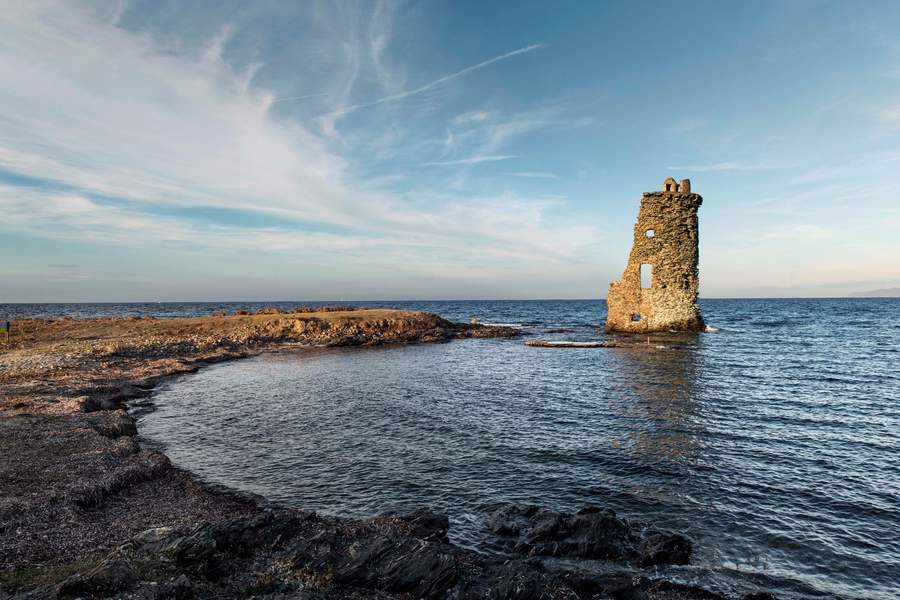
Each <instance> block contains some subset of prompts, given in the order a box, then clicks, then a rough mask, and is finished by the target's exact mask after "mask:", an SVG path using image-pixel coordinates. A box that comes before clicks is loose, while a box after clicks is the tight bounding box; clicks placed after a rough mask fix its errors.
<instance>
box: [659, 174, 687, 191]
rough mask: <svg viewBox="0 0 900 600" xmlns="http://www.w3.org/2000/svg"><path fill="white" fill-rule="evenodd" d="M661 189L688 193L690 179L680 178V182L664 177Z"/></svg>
mask: <svg viewBox="0 0 900 600" xmlns="http://www.w3.org/2000/svg"><path fill="white" fill-rule="evenodd" d="M663 191H664V192H670V193H681V194H690V193H691V180H690V179H682V180H681V183H677V182H676V181H675V180H674V179H673V178H671V177H666V180H665V181H663Z"/></svg>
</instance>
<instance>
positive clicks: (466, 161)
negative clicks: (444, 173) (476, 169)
mask: <svg viewBox="0 0 900 600" xmlns="http://www.w3.org/2000/svg"><path fill="white" fill-rule="evenodd" d="M511 158H516V157H515V156H514V155H512V154H495V155H487V156H470V157H468V158H460V159H457V160H439V161H432V162H427V163H425V165H426V166H430V167H434V166H445V165H477V164H479V163H485V162H497V161H498V160H509V159H511Z"/></svg>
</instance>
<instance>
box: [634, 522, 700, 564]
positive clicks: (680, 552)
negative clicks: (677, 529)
mask: <svg viewBox="0 0 900 600" xmlns="http://www.w3.org/2000/svg"><path fill="white" fill-rule="evenodd" d="M642 536H643V541H642V542H641V545H640V555H641V561H640V562H641V566H644V567H649V566H652V565H686V564H688V563H689V562H690V560H691V551H692V547H691V541H690V540H689V539H687V538H686V537H684V536H683V535H679V534H677V533H673V532H671V531H663V530H660V529H647V530H644V531H643V532H642Z"/></svg>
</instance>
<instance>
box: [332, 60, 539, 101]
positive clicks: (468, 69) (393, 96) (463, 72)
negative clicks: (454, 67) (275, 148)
mask: <svg viewBox="0 0 900 600" xmlns="http://www.w3.org/2000/svg"><path fill="white" fill-rule="evenodd" d="M546 47H547V44H544V43H540V44H531V45H530V46H525V47H523V48H519V49H517V50H512V51H510V52H506V53H504V54H500V55H498V56H495V57H493V58H489V59H488V60H484V61H482V62H480V63H477V64H474V65H470V66H468V67H466V68H464V69H460V70H459V71H456V72H454V73H450V74H449V75H444V76H443V77H439V78H438V79H435V80H434V81H430V82H428V83H426V84H425V85H422V86H419V87H417V88H414V89H411V90H404V91H402V92H399V93H396V94H391V95H389V96H384V97H383V98H378V99H377V100H372V101H371V102H363V103H360V104H354V105H351V106H347V107H345V108H342V109H340V110H337V111H333V112H332V113H330V114H331V115H340V116H342V115H347V114H349V113H351V112H353V111H356V110H359V109H361V108H371V107H373V106H378V105H379V104H384V103H385V102H394V101H396V100H403V99H404V98H409V97H410V96H415V95H417V94H422V93H425V92H427V91H430V90H433V89H435V88H437V87H439V86H441V85H443V84H445V83H448V82H450V81H453V80H455V79H459V78H460V77H463V76H464V75H467V74H469V73H471V72H473V71H477V70H479V69H483V68H485V67H488V66H490V65H493V64H495V63H498V62H500V61H503V60H508V59H510V58H513V57H514V56H519V55H522V54H527V53H529V52H534V51H535V50H540V49H542V48H546Z"/></svg>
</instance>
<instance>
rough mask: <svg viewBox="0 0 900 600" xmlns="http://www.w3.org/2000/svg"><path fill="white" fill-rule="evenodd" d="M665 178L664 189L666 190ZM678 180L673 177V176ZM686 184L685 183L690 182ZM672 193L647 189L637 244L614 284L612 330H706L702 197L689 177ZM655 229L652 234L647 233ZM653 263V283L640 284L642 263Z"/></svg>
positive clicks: (610, 296) (610, 295)
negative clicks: (701, 301)
mask: <svg viewBox="0 0 900 600" xmlns="http://www.w3.org/2000/svg"><path fill="white" fill-rule="evenodd" d="M669 181H670V180H666V182H664V184H663V189H666V187H665V186H666V183H668V182H669ZM672 183H674V180H672ZM685 184H686V185H685ZM671 187H672V188H674V189H675V190H678V191H672V192H649V193H645V194H644V197H643V198H642V200H641V209H640V213H639V214H638V220H637V224H636V225H635V226H634V244H633V246H632V248H631V255H630V256H629V258H628V265H627V266H626V267H625V272H624V274H623V275H622V279H620V280H618V281H613V282H612V283H611V284H610V286H609V293H608V295H607V300H606V301H607V304H608V306H609V313H608V316H607V318H606V330H607V331H622V332H634V333H647V332H651V331H669V330H679V331H701V330H703V329H704V324H703V318H702V317H701V316H700V307H699V305H698V304H697V293H698V289H699V273H698V269H697V262H698V258H699V247H698V242H699V238H698V224H697V209H698V208H700V204H702V202H703V198H702V197H700V195H699V194H691V193H689V192H682V191H680V190H681V189H685V190H690V182H689V181H687V180H685V181H683V182H682V183H681V184H680V185H675V186H671ZM648 231H652V232H653V235H652V237H649V236H648V235H647V232H648ZM642 264H647V265H652V269H653V276H652V282H651V285H650V287H649V288H648V289H642V288H641V265H642Z"/></svg>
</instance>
